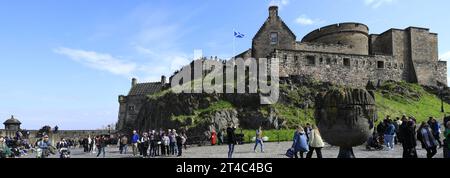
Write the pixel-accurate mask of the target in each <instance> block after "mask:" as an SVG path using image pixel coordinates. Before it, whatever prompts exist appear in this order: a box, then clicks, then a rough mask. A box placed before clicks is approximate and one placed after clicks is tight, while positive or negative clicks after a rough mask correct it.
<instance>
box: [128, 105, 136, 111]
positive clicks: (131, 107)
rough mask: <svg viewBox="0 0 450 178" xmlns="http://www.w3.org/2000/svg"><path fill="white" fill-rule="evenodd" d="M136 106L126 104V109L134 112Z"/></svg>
mask: <svg viewBox="0 0 450 178" xmlns="http://www.w3.org/2000/svg"><path fill="white" fill-rule="evenodd" d="M135 110H136V108H135V107H134V106H128V111H131V112H134V111H135Z"/></svg>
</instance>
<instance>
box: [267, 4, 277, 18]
mask: <svg viewBox="0 0 450 178" xmlns="http://www.w3.org/2000/svg"><path fill="white" fill-rule="evenodd" d="M269 17H270V18H275V17H278V6H270V7H269Z"/></svg>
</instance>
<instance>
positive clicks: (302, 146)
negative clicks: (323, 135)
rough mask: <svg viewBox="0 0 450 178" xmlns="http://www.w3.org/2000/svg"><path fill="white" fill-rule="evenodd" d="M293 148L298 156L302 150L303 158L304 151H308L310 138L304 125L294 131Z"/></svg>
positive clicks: (295, 155)
mask: <svg viewBox="0 0 450 178" xmlns="http://www.w3.org/2000/svg"><path fill="white" fill-rule="evenodd" d="M292 148H293V149H294V157H295V158H298V153H299V152H300V157H301V158H303V153H305V152H308V151H309V148H308V138H307V137H306V133H305V131H304V130H303V128H302V127H298V128H297V130H296V131H295V133H294V139H293V143H292Z"/></svg>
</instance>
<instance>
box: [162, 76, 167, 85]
mask: <svg viewBox="0 0 450 178" xmlns="http://www.w3.org/2000/svg"><path fill="white" fill-rule="evenodd" d="M161 84H166V76H164V75H163V76H161Z"/></svg>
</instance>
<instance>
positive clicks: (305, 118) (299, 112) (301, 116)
mask: <svg viewBox="0 0 450 178" xmlns="http://www.w3.org/2000/svg"><path fill="white" fill-rule="evenodd" d="M273 107H274V108H275V109H276V111H277V112H278V114H279V116H280V118H281V119H283V120H285V121H286V125H287V127H288V128H291V129H293V128H296V127H297V126H300V125H301V126H303V125H306V123H315V121H314V109H311V108H308V109H306V113H305V109H302V108H299V107H295V106H291V105H284V104H274V105H273Z"/></svg>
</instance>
